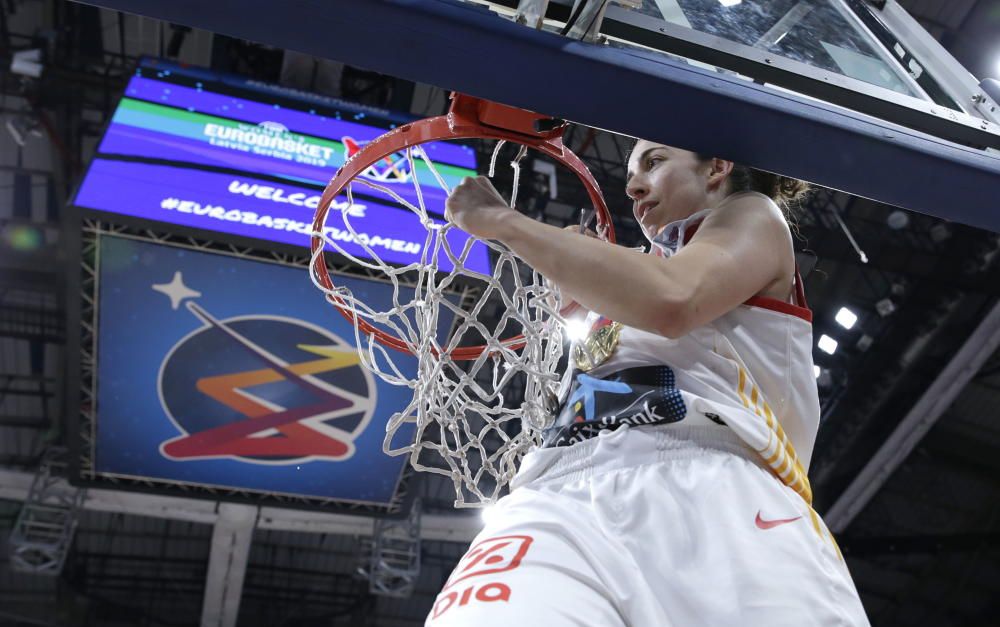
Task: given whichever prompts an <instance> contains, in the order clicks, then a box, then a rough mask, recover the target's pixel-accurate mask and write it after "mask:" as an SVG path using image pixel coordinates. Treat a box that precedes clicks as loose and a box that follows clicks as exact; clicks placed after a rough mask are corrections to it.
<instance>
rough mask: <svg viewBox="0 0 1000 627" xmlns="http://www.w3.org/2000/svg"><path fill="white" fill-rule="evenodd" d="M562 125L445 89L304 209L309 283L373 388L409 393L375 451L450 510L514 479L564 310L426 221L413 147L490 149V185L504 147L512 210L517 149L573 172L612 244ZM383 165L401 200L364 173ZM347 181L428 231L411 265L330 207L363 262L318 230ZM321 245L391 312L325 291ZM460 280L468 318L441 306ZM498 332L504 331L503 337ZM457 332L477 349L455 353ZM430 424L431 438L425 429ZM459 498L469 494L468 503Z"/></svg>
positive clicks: (419, 155) (424, 159) (540, 411)
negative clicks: (408, 365)
mask: <svg viewBox="0 0 1000 627" xmlns="http://www.w3.org/2000/svg"><path fill="white" fill-rule="evenodd" d="M565 127H566V123H565V122H563V121H561V120H553V119H552V118H549V117H546V116H543V115H539V114H537V113H532V112H530V111H525V110H523V109H517V108H514V107H509V106H506V105H500V104H497V103H493V102H489V101H486V100H481V99H477V98H472V97H469V96H464V95H459V94H453V95H452V101H451V107H450V110H449V112H448V113H447V114H446V115H442V116H438V117H433V118H428V119H424V120H419V121H416V122H412V123H409V124H405V125H403V126H400V127H398V128H395V129H393V130H391V131H389V132H387V133H385V134H383V135H381V136H380V137H378V138H376V139H374V140H372V141H371V142H369V143H368V144H366V145H364V146H363V147H359V148H358V150H357V152H355V153H354V154H353V155H351V156H350V157H349V158H348V159H347V161H346V162H345V163H344V165H343V166H342V167H341V168H340V170H339V171H338V172H337V174H336V175H335V176H334V177H333V179H332V180H331V181H330V184H329V185H327V187H326V190H325V191H324V193H323V195H322V198H321V200H320V203H319V207H318V208H317V210H316V215H315V219H314V221H313V229H312V239H311V249H312V257H311V261H310V275H311V277H312V280H313V283H314V284H315V285H316V286H317V287H318V288H319V289H320V290H322V291H323V293H324V294H325V296H326V299H327V300H328V301H329V302H330V303H331V304H332V305H333V306H334V307H336V308H337V310H338V311H339V312H340V313H341V314H342V315H343V316H344V317H345V318H347V320H348V321H350V322H351V323H352V324H353V325H354V328H355V339H356V345H357V348H358V352H359V355H360V357H361V360H362V363H363V364H364V366H365V367H366V368H368V369H369V370H371V371H372V372H373V373H375V374H376V375H378V376H379V377H380V378H382V379H383V380H385V381H387V382H389V383H391V384H394V385H400V386H407V387H409V388H411V389H413V391H414V394H413V400H412V401H411V402H410V403H409V405H408V406H407V407H406V409H404V410H403V411H401V412H398V413H396V414H395V415H393V416H392V418H390V420H389V423H388V425H387V427H386V439H385V442H384V445H383V450H384V451H385V452H386V453H387V454H390V455H403V454H409V455H410V463H411V464H412V465H413V466H414V468H416V469H417V470H423V471H429V472H436V473H439V474H444V475H447V476H449V477H451V478H452V480H453V481H454V483H455V489H456V494H457V500H456V506H459V507H461V506H475V505H482V504H486V503H490V502H492V501H493V500H495V498H496V497H497V495H498V493H499V491H500V490H501V489H502V488H503V486H504V485H506V483H507V482H509V480H510V479H511V478H512V477H513V475H514V472H515V471H516V466H517V461H518V460H519V459H520V458H521V456H523V455H524V453H526V452H527V451H528V450H529V449H530V448H531V447H532V446H535V445H537V444H538V443H539V433H540V431H541V429H543V428H544V427H545V426H546V424H547V422H548V421H550V420H551V411H552V407H551V406H549V405H550V404H551V403H550V401H549V399H551V398H553V397H554V392H555V389H556V387H557V386H558V375H557V374H556V372H555V371H556V367H557V365H558V361H559V358H560V357H561V355H562V349H563V346H562V328H563V326H564V325H565V317H566V316H567V315H568V314H569V313H571V311H572V308H565V309H564V308H562V301H561V298H560V295H559V293H558V289H557V288H556V287H555V286H554V285H551V284H549V283H548V282H547V281H546V280H545V279H544V277H542V276H541V275H540V274H538V273H537V272H534V271H530V276H528V277H527V278H525V277H524V276H522V275H523V274H525V273H524V271H523V270H524V269H523V268H522V267H521V266H520V265H519V264H521V263H522V262H519V261H518V260H517V259H516V257H515V256H514V255H513V253H511V251H509V250H508V249H506V248H505V247H504V246H502V245H501V244H499V243H497V242H492V241H488V240H479V239H477V238H475V237H470V238H469V239H468V240H465V242H464V245H463V246H462V249H461V250H454V249H453V244H452V243H451V242H450V241H449V238H448V233H449V232H450V231H451V230H452V229H457V227H455V226H454V225H452V224H449V223H445V222H444V221H443V220H435V219H434V218H433V217H432V216H431V215H430V214H428V212H427V209H426V207H425V203H424V194H423V193H422V189H421V182H420V180H419V178H420V177H419V176H418V175H417V165H418V159H419V164H420V165H421V167H423V168H426V170H427V172H429V175H430V176H431V177H433V178H432V179H431V180H433V181H434V182H435V183H436V185H437V186H439V187H440V188H441V189H442V190H444V192H445V193H450V191H451V190H450V189H449V188H448V185H447V183H446V181H445V178H444V177H442V176H441V174H440V173H439V171H438V168H437V167H436V166H435V165H434V163H433V162H432V161H431V159H430V157H429V156H428V151H426V150H424V149H423V148H422V146H423V145H424V144H428V143H430V142H441V141H448V140H491V141H496V146H495V147H494V151H493V159H492V161H491V164H490V176H493V174H494V171H495V166H496V161H497V158H498V155H499V153H500V150H501V148H502V147H503V146H504V145H505V144H507V143H510V144H515V145H517V146H519V148H518V151H517V155H516V156H515V157H514V159H513V161H511V167H512V168H513V171H514V182H513V186H512V191H511V194H510V197H511V200H510V205H511V207H515V205H516V198H517V189H518V182H519V176H520V161H521V159H522V158H523V157H524V155H525V153H526V151H527V150H528V149H532V150H536V151H538V152H539V153H541V154H543V155H546V156H547V157H549V158H551V159H552V160H554V161H556V162H557V163H559V164H561V165H563V166H565V167H567V168H569V169H570V170H571V171H572V172H573V173H575V174H576V175H577V177H578V178H579V179H580V181H581V182H582V183H583V186H584V188H585V189H586V190H587V195H588V197H589V199H590V201H591V203H592V204H593V209H594V215H595V216H596V219H597V232H598V235H599V236H600V237H601V238H603V239H605V240H607V241H609V242H614V241H615V239H614V230H613V227H612V225H611V219H610V214H609V212H608V209H607V206H606V204H605V203H604V198H603V196H602V194H601V191H600V188H599V186H598V184H597V181H596V180H594V177H593V176H592V175H591V173H590V171H589V170H588V169H587V167H586V166H585V165H584V164H583V162H582V161H581V160H580V159H579V158H578V157H577V156H576V155H575V154H573V152H571V151H570V150H569V149H568V148H566V147H565V146H564V145H563V143H562V139H561V137H562V133H563V131H564V130H565ZM403 159H405V162H404V161H403ZM394 160H395V161H396V162H400V163H405V166H403V167H404V168H408V171H409V173H410V176H409V178H410V179H411V180H412V183H413V186H414V191H415V198H416V202H410V201H408V200H406V199H404V198H403V197H402V196H401V195H400V194H399V193H396V192H395V191H394V190H393V189H391V187H390V186H389V185H386V184H382V183H380V182H376V181H373V180H372V178H373V177H372V176H370V174H371V173H372V172H373V171H374V170H373V168H374V167H375V166H376V165H378V164H381V163H392V162H394ZM355 184H360V185H364V186H365V187H367V188H368V190H370V191H369V193H372V194H375V195H377V196H379V197H380V198H385V199H391V200H394V201H395V202H397V203H399V204H400V205H402V207H403V208H404V209H405V210H408V211H411V212H413V213H414V214H416V215H417V217H418V218H419V219H420V222H421V224H422V225H423V226H424V228H425V229H426V239H425V242H424V246H423V247H422V248H421V256H420V260H419V261H418V262H414V263H411V264H408V265H403V266H400V265H393V264H389V263H386V262H384V261H382V260H381V259H380V257H379V255H378V254H377V253H376V251H375V250H374V249H373V248H372V247H371V246H370V245H369V244H368V243H367V242H366V240H365V238H364V237H361V236H360V235H359V234H358V233H357V231H356V230H355V229H354V228H353V227H352V226H351V224H350V219H349V213H350V212H349V211H348V210H344V211H341V212H340V216H341V219H342V221H343V225H344V232H346V233H349V234H350V237H349V241H350V242H351V243H353V244H355V245H359V246H361V248H362V249H363V250H364V251H365V254H366V257H367V258H366V259H361V258H359V257H358V256H356V255H353V254H351V253H350V252H348V251H347V250H346V249H345V247H344V246H342V245H341V243H340V241H338V239H335V238H333V237H330V236H328V234H327V233H328V226H327V221H328V219H329V216H330V208H331V206H332V205H333V203H334V199H336V198H337V197H338V196H340V195H341V194H346V196H347V201H348V204H347V206H348V207H351V206H353V205H354V191H353V186H354V185H355ZM475 243H482V244H484V245H486V246H488V247H489V248H490V249H491V250H492V251H493V252H494V253H495V255H496V257H497V260H496V263H495V264H494V266H493V270H492V274H491V275H489V276H487V275H484V274H482V273H480V272H475V271H472V270H469V269H468V268H466V261H467V260H468V257H469V253H470V250H471V249H472V247H473V245H474V244H475ZM327 247H330V248H332V249H334V250H335V251H337V252H338V253H340V254H341V255H343V256H346V257H347V258H349V259H350V260H351V261H353V262H355V263H356V264H359V265H361V266H363V267H365V268H366V269H368V270H369V271H370V272H372V273H374V274H376V275H377V276H379V277H380V278H385V279H387V280H389V281H391V282H392V284H393V286H394V290H393V294H394V297H393V304H392V306H391V307H389V308H388V309H384V310H376V309H374V308H373V307H371V306H369V305H368V304H366V303H364V302H363V301H362V300H361V299H359V298H357V297H355V295H354V294H352V293H351V291H350V290H348V289H347V288H345V287H341V286H337V285H335V284H334V282H333V279H332V278H331V276H330V273H329V271H328V269H327V263H326V259H325V256H324V255H325V251H326V250H327ZM447 267H450V270H446V269H445V268H447ZM404 276H406V277H409V279H410V281H409V285H410V286H412V289H413V290H414V296H413V298H412V299H408V300H407V301H406V302H399V294H400V282H401V281H402V280H403V277H404ZM462 281H465V282H469V281H472V282H476V283H477V284H479V285H481V286H482V292H481V294H480V299H479V301H478V302H477V304H476V306H474V307H471V308H470V309H471V310H465V309H462V308H460V307H457V306H455V305H454V304H453V303H452V302H450V301H449V300H448V299H447V298H445V293H446V292H447V290H448V289H450V288H454V286H455V285H456V284H457V283H459V282H462ZM490 298H492V299H493V300H495V301H497V302H498V303H500V306H501V308H502V309H503V310H504V311H503V312H502V314H501V316H500V323H499V324H498V325H497V328H495V329H488V328H486V327H485V325H483V324H482V323H481V322H479V321H478V319H477V318H478V316H479V315H481V314H482V304H483V303H485V302H487V300H488V299H490ZM574 307H575V306H574ZM442 310H447V311H448V312H450V313H453V314H454V315H455V316H456V319H457V320H458V321H459V322H458V324H457V325H456V327H455V330H454V332H453V333H452V334H451V336H450V337H449V338H448V339H447V341H444V342H440V341H439V339H438V331H439V329H438V326H439V320H440V315H439V314H440V313H441V312H442ZM509 328H514V329H515V330H514V331H508V330H507V329H509ZM467 336H475V337H478V338H482V340H483V341H482V342H481V343H477V344H475V345H472V346H466V345H462V342H463V340H465V339H466V338H467ZM387 348H388V349H391V350H393V351H398V352H402V353H408V354H411V355H414V356H416V357H417V359H418V368H417V370H418V373H417V375H416V377H415V378H412V379H411V378H408V377H406V376H404V375H403V374H402V372H401V369H400V368H399V367H398V366H397V364H395V363H394V362H393V360H392V356H391V354H390V352H389V351H387V350H386V349H387ZM459 362H461V366H460V365H459ZM484 368H485V370H484ZM516 376H521V377H522V378H523V380H524V403H523V404H522V405H521V406H520V407H505V406H504V392H505V391H507V389H508V386H509V385H510V384H511V381H512V380H513V378H514V377H516ZM484 377H485V379H484ZM405 424H413V425H414V426H415V427H416V429H415V431H416V437H415V440H414V441H412V442H407V443H405V444H403V445H396V444H395V443H394V441H393V439H394V437H395V436H396V434H397V432H398V431H399V429H400V427H401V426H403V425H405ZM435 425H436V426H437V431H436V432H434V430H433V429H431V431H430V432H429V431H428V429H429V428H430V427H432V426H435ZM428 454H431V455H433V454H436V455H437V456H438V457H439V458H440V459H443V460H444V461H445V465H444V466H440V465H434V464H431V463H430V462H429V461H428V460H427V457H428ZM466 495H469V496H471V497H474V498H473V499H472V501H471V502H470V501H469V500H467V499H466Z"/></svg>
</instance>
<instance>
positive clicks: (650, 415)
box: [427, 141, 868, 627]
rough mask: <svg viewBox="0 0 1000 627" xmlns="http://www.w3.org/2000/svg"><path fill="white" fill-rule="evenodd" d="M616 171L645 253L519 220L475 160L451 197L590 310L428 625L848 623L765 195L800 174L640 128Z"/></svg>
mask: <svg viewBox="0 0 1000 627" xmlns="http://www.w3.org/2000/svg"><path fill="white" fill-rule="evenodd" d="M628 170H629V172H628V184H627V188H626V192H627V194H628V195H629V197H630V198H631V199H632V200H633V202H634V205H633V212H634V214H635V218H636V220H638V221H639V224H640V225H641V226H642V229H643V231H644V232H645V234H646V236H647V237H648V238H649V239H650V240H651V242H652V246H651V253H653V254H643V253H640V252H637V251H634V250H630V249H627V248H624V247H620V246H615V245H612V244H609V243H607V242H603V241H600V240H598V239H595V238H589V237H583V236H581V235H579V234H577V233H573V232H570V231H568V230H564V229H559V228H556V227H553V226H550V225H546V224H541V223H539V222H536V221H534V220H532V219H531V218H528V217H527V216H524V215H523V214H520V213H518V212H516V211H513V210H511V209H510V208H509V207H508V206H507V204H506V203H505V202H504V200H503V199H502V198H501V197H500V195H499V194H497V192H496V191H495V190H494V189H493V187H492V185H490V183H489V181H488V180H487V179H486V178H483V177H477V178H471V179H466V180H464V181H463V182H462V184H461V185H459V186H458V187H457V188H456V189H455V190H454V192H453V193H452V195H451V197H450V198H449V200H448V203H447V217H448V219H449V220H451V221H452V222H454V223H455V224H456V225H458V226H459V227H460V228H462V229H464V230H466V231H468V232H469V233H472V234H474V235H476V236H478V237H480V238H488V239H495V240H499V241H501V242H503V243H504V244H505V245H507V246H508V247H509V248H510V249H511V250H513V251H514V252H515V253H516V254H517V255H518V256H519V257H521V258H522V259H523V260H524V261H525V262H526V263H528V264H529V265H530V266H532V267H533V268H535V269H536V270H538V271H539V272H541V273H542V274H543V275H545V276H546V277H547V278H548V279H549V280H550V281H553V282H554V283H556V284H557V285H558V286H559V287H560V289H561V290H562V293H563V295H564V296H566V297H569V298H572V299H574V300H575V301H577V302H578V303H580V304H581V305H582V306H583V307H584V308H586V309H587V310H588V311H591V312H594V313H593V314H591V315H590V317H589V318H588V319H589V321H590V323H591V326H590V334H589V336H588V337H587V339H586V340H583V341H581V342H578V343H576V344H574V346H573V347H572V349H571V355H570V357H571V359H570V368H569V369H568V370H569V371H568V372H567V373H566V375H565V377H564V379H563V388H562V393H561V395H560V402H561V406H560V409H559V410H558V415H557V416H556V419H555V422H554V424H553V426H552V427H551V428H549V429H547V430H546V432H545V433H544V434H543V437H544V444H543V446H542V447H541V448H539V449H538V450H535V451H533V452H531V453H529V454H528V455H527V456H526V457H525V458H524V460H523V462H522V465H521V468H520V470H519V472H518V474H517V476H516V477H515V479H514V481H513V483H512V490H511V493H510V495H508V496H507V497H505V498H503V499H501V500H500V501H499V502H498V503H497V505H496V506H495V508H494V511H493V512H492V515H491V517H490V520H489V521H488V522H487V524H486V527H485V528H484V529H483V531H482V532H481V533H480V534H479V536H478V537H477V538H476V540H475V541H473V543H472V546H471V547H470V549H469V551H468V553H466V555H465V556H464V557H463V558H462V561H461V562H460V563H459V564H458V566H457V567H456V569H455V571H454V572H453V573H452V575H451V577H450V578H449V579H448V581H447V583H446V584H445V587H444V589H443V590H442V592H441V594H440V595H439V596H438V598H437V600H436V603H435V606H434V608H433V610H432V612H431V615H430V616H429V617H428V619H427V624H428V625H431V626H433V627H441V626H444V627H449V626H453V625H470V626H471V625H475V626H477V627H479V626H492V625H497V626H501V625H503V626H509V625H515V626H518V627H520V626H528V625H532V626H533V625H540V626H544V627H562V626H569V625H580V626H583V625H587V626H604V625H608V626H624V625H627V626H630V627H660V626H682V627H692V626H696V625H711V626H733V627H735V626H757V625H759V626H762V627H763V626H767V627H778V626H795V627H801V626H803V625H851V626H855V625H867V624H868V621H867V619H866V617H865V613H864V609H863V608H862V606H861V603H860V601H859V598H858V595H857V592H856V590H855V588H854V585H853V583H852V581H851V578H850V575H849V573H848V571H847V568H846V566H845V564H844V560H843V558H842V556H841V555H840V551H839V549H838V548H837V545H836V542H835V541H834V539H833V536H832V535H831V534H830V532H829V531H828V530H827V529H826V526H825V525H824V524H823V522H822V521H821V520H820V519H819V517H818V516H817V515H816V513H815V512H814V511H813V509H812V507H811V505H810V503H811V501H812V493H811V491H810V488H809V481H808V479H807V477H806V471H807V469H808V466H809V459H810V457H811V455H812V448H813V443H814V440H815V437H816V430H817V427H818V422H819V402H818V399H817V395H816V385H815V378H814V375H813V363H812V327H811V319H812V314H811V312H810V310H809V309H808V308H807V306H806V303H805V298H804V294H803V291H802V284H801V278H800V277H799V276H798V273H797V271H796V266H795V258H794V253H793V247H792V237H791V233H790V231H789V228H788V224H787V222H786V219H785V216H784V215H783V213H782V210H781V209H780V208H779V203H781V204H782V206H786V201H788V200H790V199H792V198H793V197H794V196H795V195H797V194H798V193H799V192H801V191H803V189H804V187H805V186H804V184H803V183H801V182H798V181H793V180H791V179H785V178H781V177H776V176H773V175H770V174H766V173H763V172H759V171H755V170H750V169H748V168H745V167H742V166H734V164H733V163H732V162H730V161H725V160H722V159H715V158H703V157H701V156H699V155H696V154H694V153H691V152H688V151H685V150H680V149H676V148H671V147H669V146H664V145H661V144H655V143H651V142H648V141H640V142H639V143H638V144H637V145H636V147H635V149H634V150H633V152H632V154H631V156H630V158H629V162H628Z"/></svg>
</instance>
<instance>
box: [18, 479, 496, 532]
mask: <svg viewBox="0 0 1000 627" xmlns="http://www.w3.org/2000/svg"><path fill="white" fill-rule="evenodd" d="M33 478H34V475H33V474H32V473H30V472H24V471H22V470H16V469H11V468H0V499H7V500H12V501H23V500H24V499H26V498H27V496H28V490H29V488H30V487H31V481H32V479H33ZM61 485H62V486H63V488H64V489H65V490H66V492H71V491H73V490H75V488H73V487H72V486H70V485H69V484H68V483H66V481H64V480H61ZM216 505H217V504H216V502H215V501H209V500H206V499H188V498H180V497H174V496H161V495H157V494H146V493H142V492H125V491H118V490H101V489H96V488H90V489H88V490H87V493H86V497H85V499H84V501H83V505H82V507H83V509H87V510H93V511H100V512H109V513H116V514H132V515H135V516H152V517H155V518H166V519H170V520H183V521H187V522H195V523H202V524H207V525H213V524H215V522H216V521H217V520H218V517H219V515H218V512H217V511H216ZM259 510H260V512H259V514H258V516H257V528H258V529H274V530H284V531H298V532H301V533H329V534H338V535H352V536H366V537H370V536H371V535H372V519H371V518H369V517H366V516H349V515H346V514H328V513H325V512H317V511H302V510H294V509H287V508H284V507H260V508H259ZM482 527H483V523H482V520H481V519H480V517H479V516H478V515H475V514H472V515H467V514H466V515H461V514H447V515H443V514H425V515H423V516H422V517H421V523H420V537H421V538H422V539H424V540H438V541H443V542H458V543H467V542H469V541H470V540H472V539H473V538H474V537H475V536H476V534H477V533H479V530H480V529H482Z"/></svg>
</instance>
